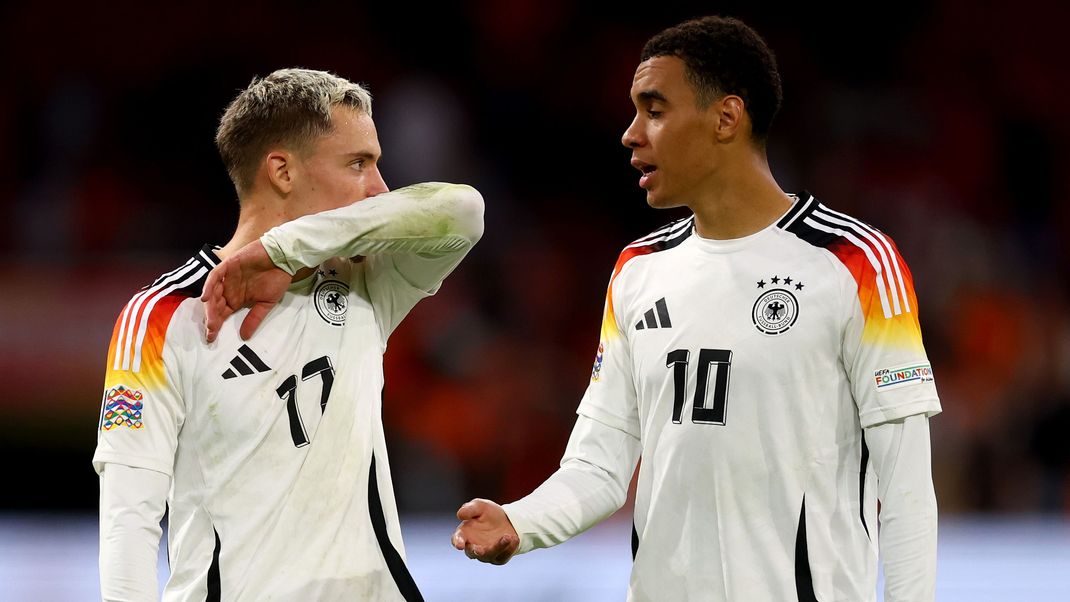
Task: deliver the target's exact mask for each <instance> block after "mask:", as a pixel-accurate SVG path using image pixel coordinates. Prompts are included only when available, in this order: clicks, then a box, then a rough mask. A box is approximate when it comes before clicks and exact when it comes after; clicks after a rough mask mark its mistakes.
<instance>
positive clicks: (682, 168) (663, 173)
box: [621, 56, 718, 208]
mask: <svg viewBox="0 0 1070 602" xmlns="http://www.w3.org/2000/svg"><path fill="white" fill-rule="evenodd" d="M631 97H632V103H633V104H635V119H633V120H632V124H631V125H630V126H628V129H627V130H625V132H624V136H623V138H622V139H621V142H622V143H623V144H624V146H626V147H628V148H630V149H632V166H633V167H635V168H636V169H638V170H639V171H640V172H641V173H642V175H641V176H640V178H639V186H640V187H642V188H643V189H645V190H646V201H647V203H649V204H650V206H651V207H657V208H669V207H679V206H680V205H689V204H690V203H691V202H694V201H696V200H697V198H698V197H699V196H701V191H702V190H703V189H708V187H709V186H711V185H714V182H715V176H716V172H717V164H718V161H717V143H716V137H715V135H714V132H715V128H716V125H717V111H716V109H715V107H716V105H717V103H716V102H714V103H710V105H709V106H708V107H706V108H699V106H698V102H697V99H696V97H695V91H694V90H693V89H692V88H691V85H690V84H689V83H688V82H687V76H686V73H685V67H684V62H683V61H682V60H681V59H679V58H676V57H672V56H659V57H654V58H652V59H649V60H647V61H644V62H642V63H640V64H639V68H638V69H636V70H635V78H634V79H633V80H632V90H631Z"/></svg>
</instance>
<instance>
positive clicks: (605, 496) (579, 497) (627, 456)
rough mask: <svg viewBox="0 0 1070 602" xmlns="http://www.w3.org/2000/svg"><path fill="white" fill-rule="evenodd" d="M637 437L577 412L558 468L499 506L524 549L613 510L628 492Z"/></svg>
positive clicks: (553, 540)
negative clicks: (528, 492) (520, 495)
mask: <svg viewBox="0 0 1070 602" xmlns="http://www.w3.org/2000/svg"><path fill="white" fill-rule="evenodd" d="M638 457H639V441H638V440H637V439H635V437H632V436H631V435H628V434H627V433H624V432H623V431H620V430H617V429H614V428H612V427H609V426H606V425H604V424H602V423H600V422H597V421H595V420H592V419H590V418H587V417H585V416H580V417H579V418H578V419H577V421H576V427H575V428H574V429H573V431H572V437H571V438H570V440H569V444H568V448H567V449H566V451H565V456H564V458H563V459H562V460H561V468H559V469H558V470H557V472H555V473H554V474H552V475H551V476H550V478H548V479H547V480H546V481H545V482H543V484H542V485H540V486H539V487H538V488H537V489H535V491H533V492H531V493H530V494H528V495H527V496H525V497H524V498H522V499H520V500H518V501H516V502H513V503H512V504H506V505H505V506H503V508H504V509H505V511H506V514H507V515H508V516H509V520H510V522H511V523H512V524H513V528H514V529H516V532H517V534H518V535H519V536H520V549H519V550H518V551H517V553H521V554H522V553H524V552H527V551H529V550H533V549H535V548H547V547H550V546H555V545H557V544H559V543H561V542H563V541H565V540H567V539H569V538H571V537H573V536H575V535H578V534H579V533H582V532H583V531H585V530H587V529H589V528H590V527H592V526H594V525H595V524H596V523H598V522H600V521H602V520H603V519H605V518H607V517H608V516H610V515H611V514H613V513H614V512H616V511H617V510H618V509H620V507H621V506H622V505H623V504H624V501H625V499H626V498H627V494H628V484H629V482H630V481H631V477H632V473H633V471H634V470H635V464H636V462H637V461H638Z"/></svg>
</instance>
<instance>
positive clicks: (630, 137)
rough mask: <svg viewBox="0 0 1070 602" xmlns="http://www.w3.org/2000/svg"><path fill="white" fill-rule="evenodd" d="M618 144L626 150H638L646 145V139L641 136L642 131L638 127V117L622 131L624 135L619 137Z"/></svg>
mask: <svg viewBox="0 0 1070 602" xmlns="http://www.w3.org/2000/svg"><path fill="white" fill-rule="evenodd" d="M620 143H621V144H623V145H624V146H626V147H628V148H639V147H640V146H643V145H644V144H645V143H646V138H645V137H644V136H643V132H642V129H641V128H640V127H639V117H638V116H636V118H635V119H633V120H632V123H631V124H630V125H629V126H628V129H626V130H624V135H623V136H621V138H620Z"/></svg>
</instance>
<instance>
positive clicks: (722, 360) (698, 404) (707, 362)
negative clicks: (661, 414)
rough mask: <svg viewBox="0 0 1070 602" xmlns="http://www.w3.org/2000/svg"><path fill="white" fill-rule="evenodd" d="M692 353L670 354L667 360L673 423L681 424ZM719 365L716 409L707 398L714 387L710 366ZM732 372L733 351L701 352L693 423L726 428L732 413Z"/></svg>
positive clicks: (714, 404) (714, 400) (678, 351)
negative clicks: (730, 405)
mask: <svg viewBox="0 0 1070 602" xmlns="http://www.w3.org/2000/svg"><path fill="white" fill-rule="evenodd" d="M690 359H691V352H690V351H688V350H687V349H677V350H675V351H670V352H669V356H668V357H667V358H665V367H666V368H672V376H673V400H672V421H673V422H674V423H676V424H680V423H681V421H682V418H681V416H680V415H681V414H682V413H683V409H684V392H685V390H686V389H687V365H688V363H689V362H690ZM711 366H715V367H716V368H715V370H714V374H716V377H715V378H714V382H713V406H712V407H707V405H706V396H707V392H708V391H709V388H710V386H709V385H710V367H711ZM731 371H732V352H731V351H728V350H727V349H700V350H699V353H698V381H697V382H696V383H695V400H694V407H693V408H692V410H691V422H694V423H697V424H717V425H720V426H724V419H725V413H726V412H727V410H728V377H729V376H730V373H731Z"/></svg>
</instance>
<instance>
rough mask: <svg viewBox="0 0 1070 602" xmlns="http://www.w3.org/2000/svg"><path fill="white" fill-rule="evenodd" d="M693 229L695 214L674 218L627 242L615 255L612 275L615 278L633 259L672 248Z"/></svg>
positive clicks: (690, 233) (689, 235) (683, 239)
mask: <svg viewBox="0 0 1070 602" xmlns="http://www.w3.org/2000/svg"><path fill="white" fill-rule="evenodd" d="M694 231H695V216H694V215H690V216H687V217H683V218H680V219H678V220H674V221H672V222H669V223H668V224H665V225H663V226H661V227H660V228H657V229H656V230H654V231H653V232H651V233H650V234H647V235H645V236H641V237H639V238H637V239H635V240H633V241H632V242H630V243H628V244H627V245H626V246H625V247H624V249H622V250H621V252H620V255H618V256H617V263H616V265H614V266H613V277H614V278H616V276H617V275H618V274H620V272H621V270H623V269H624V267H625V266H626V265H628V264H629V263H630V262H631V261H632V260H633V259H636V258H638V257H645V256H648V255H652V254H656V253H660V252H662V251H668V250H669V249H674V248H676V247H678V246H679V245H680V243H682V242H684V241H685V240H687V239H688V238H689V237H691V235H692V234H693V233H694Z"/></svg>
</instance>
